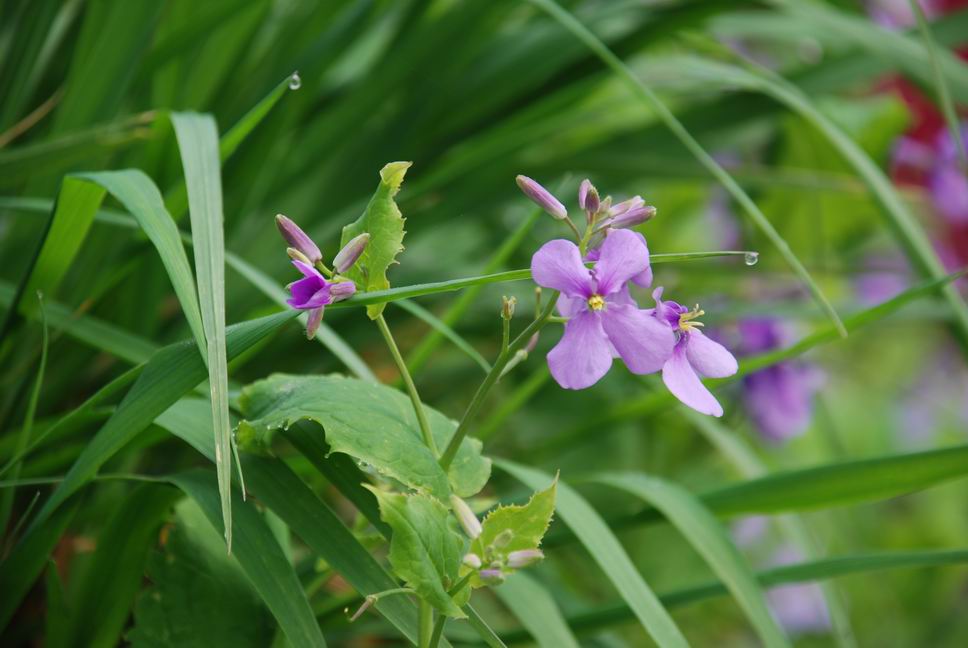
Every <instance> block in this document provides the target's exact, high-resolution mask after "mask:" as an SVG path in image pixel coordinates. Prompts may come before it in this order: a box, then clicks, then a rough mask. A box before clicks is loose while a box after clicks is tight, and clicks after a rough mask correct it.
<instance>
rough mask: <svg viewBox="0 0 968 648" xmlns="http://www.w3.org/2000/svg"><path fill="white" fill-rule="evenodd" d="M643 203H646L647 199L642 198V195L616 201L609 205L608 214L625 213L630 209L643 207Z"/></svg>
mask: <svg viewBox="0 0 968 648" xmlns="http://www.w3.org/2000/svg"><path fill="white" fill-rule="evenodd" d="M643 205H645V201H644V200H643V199H642V196H633V197H632V198H629V199H628V200H623V201H622V202H620V203H616V204H615V205H614V206H613V207H609V209H608V215H609V216H618V215H619V214H624V213H625V212H627V211H628V210H630V209H635V208H636V207H642V206H643Z"/></svg>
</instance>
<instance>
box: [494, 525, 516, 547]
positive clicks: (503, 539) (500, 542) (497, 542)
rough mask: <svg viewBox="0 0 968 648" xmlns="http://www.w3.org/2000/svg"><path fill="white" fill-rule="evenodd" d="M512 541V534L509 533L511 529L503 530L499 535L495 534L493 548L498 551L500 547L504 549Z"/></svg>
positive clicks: (511, 532)
mask: <svg viewBox="0 0 968 648" xmlns="http://www.w3.org/2000/svg"><path fill="white" fill-rule="evenodd" d="M512 540H514V532H513V531H511V529H505V530H504V531H501V532H500V533H499V534H497V537H496V538H494V544H493V546H494V547H497V548H498V549H500V548H502V547H506V546H508V545H509V544H511V541H512Z"/></svg>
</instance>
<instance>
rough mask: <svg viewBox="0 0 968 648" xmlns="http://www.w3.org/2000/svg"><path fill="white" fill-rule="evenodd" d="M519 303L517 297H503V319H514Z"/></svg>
mask: <svg viewBox="0 0 968 648" xmlns="http://www.w3.org/2000/svg"><path fill="white" fill-rule="evenodd" d="M517 303H518V298H517V297H507V296H504V297H501V317H502V318H503V319H506V320H509V319H511V318H512V317H514V306H515V304H517Z"/></svg>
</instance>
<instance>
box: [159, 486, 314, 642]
mask: <svg viewBox="0 0 968 648" xmlns="http://www.w3.org/2000/svg"><path fill="white" fill-rule="evenodd" d="M170 479H171V482H172V483H173V484H175V485H176V486H178V487H179V488H180V489H181V490H182V491H184V492H185V494H186V495H188V496H189V497H191V498H192V499H193V500H195V502H197V503H198V505H199V507H201V509H202V511H204V512H205V517H207V518H208V521H209V523H211V525H212V527H214V528H215V530H216V531H218V530H219V529H220V527H222V526H223V524H224V519H223V517H222V512H221V508H222V507H221V495H220V493H219V491H218V484H217V483H216V482H217V480H216V479H212V474H211V473H210V472H207V471H204V470H195V471H191V472H187V473H181V474H178V475H173V476H172V477H171V478H170ZM232 495H233V499H234V500H235V501H234V502H233V504H234V507H233V508H234V509H235V513H236V515H235V519H234V520H233V521H232V525H233V526H234V527H235V528H234V529H233V533H232V536H233V537H234V538H235V550H234V551H233V552H232V555H234V556H235V558H236V560H238V561H239V565H241V566H242V569H243V571H245V574H246V576H248V577H249V581H250V582H251V583H252V585H253V587H254V588H255V590H256V591H257V592H258V593H259V596H261V597H262V600H263V601H265V604H266V605H267V606H268V607H269V610H270V611H271V612H272V614H273V616H275V618H276V620H277V621H278V622H279V626H280V627H281V628H282V631H283V632H284V633H285V635H286V639H288V640H289V643H291V644H292V645H293V646H295V647H296V648H301V647H306V648H318V647H320V646H325V645H326V640H325V639H323V634H322V632H321V631H320V629H319V624H317V623H316V617H315V616H314V615H313V610H312V608H311V607H310V606H309V601H308V600H307V599H306V593H305V591H303V588H302V585H301V584H300V582H299V577H298V576H296V572H295V571H294V570H293V567H292V565H291V564H290V563H289V560H288V559H287V558H286V555H285V554H284V553H283V551H282V547H280V546H279V542H278V541H277V540H276V538H275V536H274V535H273V534H272V531H271V530H270V529H269V526H268V524H266V521H265V520H264V519H263V518H262V516H261V515H260V514H259V512H258V511H257V510H256V509H255V507H254V506H253V505H252V504H251V503H247V502H244V501H243V500H242V498H241V496H239V494H238V493H237V492H234V491H233V492H232Z"/></svg>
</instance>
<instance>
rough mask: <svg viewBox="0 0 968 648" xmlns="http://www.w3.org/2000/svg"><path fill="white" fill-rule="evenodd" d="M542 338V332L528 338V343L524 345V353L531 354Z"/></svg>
mask: <svg viewBox="0 0 968 648" xmlns="http://www.w3.org/2000/svg"><path fill="white" fill-rule="evenodd" d="M540 336H541V333H540V332H536V333H535V334H534V335H532V336H531V337H530V338H528V343H527V344H525V345H524V352H525V353H531V352H532V351H534V348H535V347H536V346H538V338H539V337H540Z"/></svg>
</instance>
